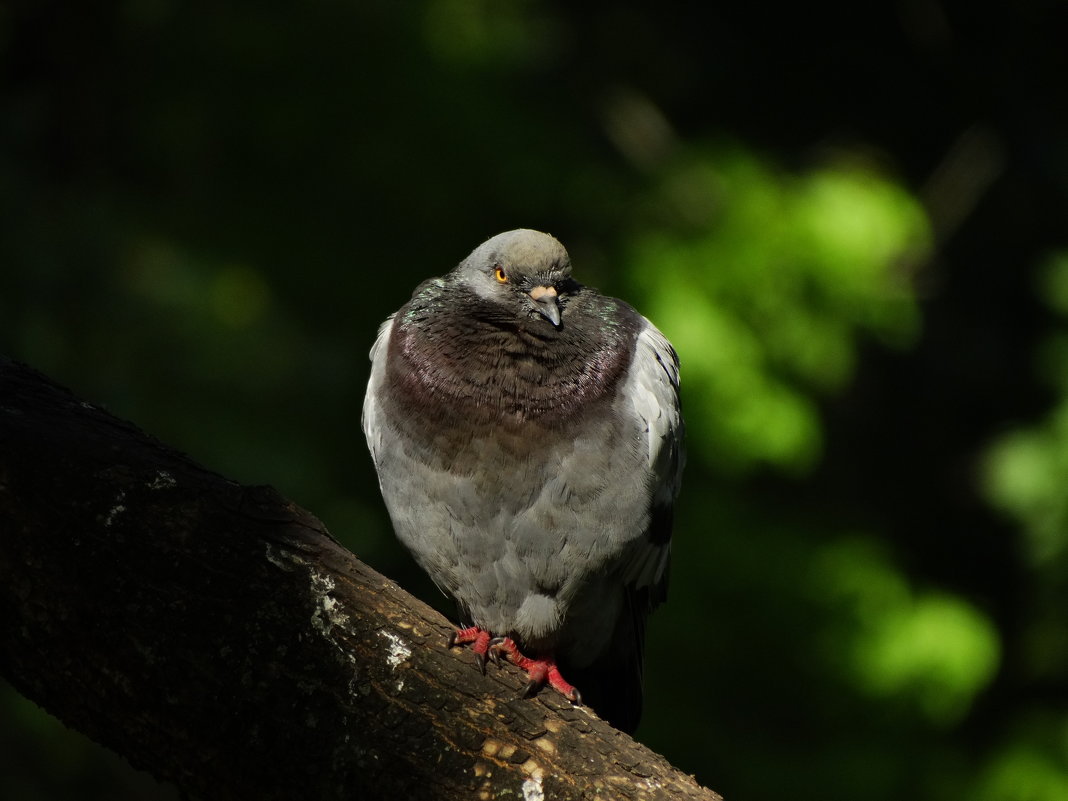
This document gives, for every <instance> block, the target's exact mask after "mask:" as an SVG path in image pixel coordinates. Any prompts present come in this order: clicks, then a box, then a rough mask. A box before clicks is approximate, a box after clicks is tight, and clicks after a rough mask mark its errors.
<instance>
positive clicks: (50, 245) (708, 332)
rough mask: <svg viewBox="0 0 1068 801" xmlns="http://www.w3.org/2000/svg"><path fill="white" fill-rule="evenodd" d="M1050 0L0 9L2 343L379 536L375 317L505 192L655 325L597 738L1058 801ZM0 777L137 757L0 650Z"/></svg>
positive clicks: (779, 782)
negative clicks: (647, 517) (634, 566)
mask: <svg viewBox="0 0 1068 801" xmlns="http://www.w3.org/2000/svg"><path fill="white" fill-rule="evenodd" d="M1066 42H1068V7H1066V4H1065V3H1064V2H1058V1H1056V0H1020V1H1019V2H1015V3H990V4H984V3H980V4H976V3H970V2H963V0H896V1H894V2H872V3H856V2H831V3H793V4H780V5H776V6H767V5H766V4H759V3H757V4H749V6H747V7H743V4H729V5H727V4H713V3H704V4H698V3H692V4H685V5H675V4H671V3H658V4H653V3H637V2H610V3H609V2H589V3H568V2H564V0H518V1H516V2H499V1H495V0H413V1H412V2H386V1H385V0H370V1H368V2H355V1H354V0H347V1H345V0H308V2H304V3H279V2H264V1H263V0H261V1H260V2H256V3H237V2H233V1H232V0H212V1H211V2H203V1H198V0H190V1H189V2H176V1H175V0H98V1H97V2H93V3H77V2H53V1H50V0H35V1H34V2H14V3H5V4H2V5H0V352H3V353H5V354H7V355H9V356H13V357H15V358H18V359H20V360H23V361H26V362H29V363H30V364H32V365H34V366H35V367H37V368H38V369H40V370H42V371H44V372H46V373H48V374H49V375H51V376H52V377H54V378H55V379H57V380H58V381H60V382H62V383H64V384H66V385H68V386H70V387H71V388H72V389H74V390H75V391H76V392H78V393H79V394H81V395H82V396H84V397H86V398H87V399H89V400H92V401H93V402H96V403H101V404H103V405H105V406H106V407H108V408H109V409H110V410H111V411H113V412H114V413H115V414H117V415H119V416H121V417H124V418H128V419H130V420H133V421H135V422H136V423H137V424H138V425H140V426H141V427H143V428H144V429H145V430H147V431H149V432H151V433H152V434H154V435H156V436H158V437H159V438H161V439H162V440H164V441H166V442H168V443H170V444H173V445H175V446H177V447H179V448H181V449H183V450H185V451H187V452H188V453H189V454H191V455H192V456H193V457H194V458H195V459H197V460H198V461H200V462H202V463H204V464H205V465H207V466H210V467H211V468H213V469H216V470H218V471H220V472H222V473H224V474H226V475H229V476H231V477H233V478H235V479H238V480H240V481H243V482H247V483H270V484H273V485H274V486H276V487H277V488H278V489H279V490H280V491H281V492H282V493H283V494H285V495H287V496H288V497H290V498H292V499H294V500H295V501H297V502H298V503H300V504H301V505H303V506H305V507H306V508H308V509H310V510H312V511H313V512H315V513H316V514H317V515H319V516H320V517H321V518H322V519H323V520H324V521H325V522H326V524H327V525H328V526H329V527H330V529H331V530H332V531H333V533H334V534H335V535H336V536H338V537H339V538H341V539H342V540H343V541H344V542H345V543H346V544H347V545H348V546H349V547H351V548H352V549H353V550H354V551H355V552H356V553H357V554H358V555H359V556H360V557H362V558H363V559H364V560H366V561H367V562H369V563H370V564H372V565H373V566H374V567H376V568H377V569H379V570H380V571H382V572H384V573H386V574H387V575H389V576H391V577H392V578H395V579H397V580H398V581H399V582H400V583H401V584H402V585H404V586H406V587H408V588H409V589H412V590H413V591H415V592H417V593H418V594H420V595H421V596H422V597H424V598H426V599H427V600H430V601H432V602H435V603H438V604H439V606H442V608H447V607H445V606H444V605H443V604H441V602H440V599H439V598H438V596H437V594H436V591H435V590H434V589H433V587H432V586H431V585H430V584H429V583H428V582H427V581H426V580H425V579H424V578H423V577H422V576H421V575H420V574H419V572H418V571H417V569H416V568H415V567H414V566H413V564H412V562H411V561H410V560H409V558H408V557H407V556H406V554H404V553H403V552H402V551H401V549H400V548H399V547H398V545H397V544H396V543H395V542H394V540H393V538H392V535H391V532H390V530H389V527H388V522H387V518H386V516H385V513H384V510H383V507H382V505H381V503H380V501H379V498H378V493H377V487H376V484H375V480H374V477H373V471H372V467H371V463H370V459H369V458H368V456H367V454H366V449H365V446H364V442H363V437H362V434H361V432H360V428H359V415H360V406H361V403H362V395H363V388H364V384H365V382H366V379H367V374H368V362H367V351H368V349H369V347H370V344H371V342H372V340H373V336H374V332H375V329H376V327H377V325H378V324H379V323H380V322H381V321H382V320H383V319H384V318H385V316H386V315H387V314H389V313H390V312H391V311H393V310H394V309H396V308H397V307H398V306H399V305H401V303H403V302H404V301H405V300H406V298H407V297H408V295H409V293H410V292H411V290H412V288H413V287H414V286H415V285H416V284H417V283H418V282H419V281H421V280H422V279H424V278H426V277H428V276H431V275H437V274H441V273H443V272H445V271H447V270H448V269H450V268H451V267H452V266H453V265H454V264H455V263H457V262H458V261H459V260H460V259H461V258H462V257H463V256H464V255H466V253H467V252H468V251H469V250H470V249H471V248H473V247H474V246H475V245H477V244H478V243H479V242H480V241H482V240H483V239H484V238H486V237H488V236H490V235H492V234H494V233H497V232H499V231H501V230H505V229H509V228H514V227H521V226H523V227H533V228H539V229H542V230H546V231H549V232H551V233H553V234H555V235H556V236H558V237H559V238H560V239H561V240H562V241H563V242H564V243H565V244H566V245H567V246H568V248H569V250H570V251H571V254H572V259H573V262H574V265H575V269H576V273H577V275H578V277H579V278H580V280H582V281H583V282H584V283H588V284H591V285H594V286H598V287H600V288H601V289H602V290H604V291H606V292H608V293H611V294H615V295H618V296H621V297H623V298H625V299H627V300H628V301H630V302H631V303H633V304H634V305H635V306H637V307H638V308H639V309H640V310H642V311H643V312H644V313H645V314H646V315H647V316H649V317H651V318H652V319H653V320H654V321H655V322H656V324H657V325H658V326H659V327H660V328H661V329H662V330H663V331H664V332H665V333H666V334H667V335H668V336H669V337H670V338H671V339H672V340H673V341H674V343H675V344H676V346H677V349H678V351H679V353H680V356H681V360H682V366H683V401H684V408H685V413H686V416H687V420H688V424H689V467H688V471H687V473H686V478H685V484H684V488H683V493H682V499H681V502H680V509H679V514H678V526H677V530H676V536H675V545H674V548H675V550H674V555H675V561H674V566H673V569H672V584H671V592H670V596H669V602H668V604H667V605H666V606H665V607H663V608H662V609H661V610H659V611H658V612H657V613H656V615H655V616H654V617H653V619H652V625H651V629H650V637H649V644H648V646H649V647H648V650H649V653H648V664H647V697H648V698H647V712H646V718H645V722H644V723H643V725H642V728H641V729H640V730H639V733H638V736H639V739H641V740H642V741H644V742H645V743H647V744H648V745H650V746H651V747H653V748H654V749H656V750H658V751H660V752H662V753H664V754H665V755H666V756H667V757H668V758H670V759H671V760H672V761H673V762H674V763H675V764H676V765H678V766H679V767H681V768H683V769H685V770H687V771H689V772H692V773H694V774H696V775H697V778H698V779H699V780H700V781H702V782H703V783H705V784H707V785H709V786H711V787H712V788H714V789H716V790H718V791H720V792H722V793H723V794H725V795H726V796H727V797H728V798H731V799H739V800H740V799H746V801H761V800H763V799H767V800H769V801H770V800H771V799H782V798H786V797H789V798H795V799H798V798H800V799H806V798H813V799H822V800H823V801H833V800H835V799H842V801H846V800H848V801H868V800H870V801H878V800H882V799H897V798H902V797H907V798H910V799H912V800H913V801H922V800H924V799H931V800H932V801H935V800H938V801H941V800H942V799H975V800H976V801H1063V799H1065V798H1068V548H1066V546H1068V89H1066V87H1068V55H1066V54H1068V46H1066ZM0 797H3V798H11V799H23V798H34V799H38V798H40V799H68V798H69V799H74V798H78V799H95V798H107V799H118V800H120V801H121V800H123V799H157V798H159V799H164V798H174V797H176V793H175V791H174V789H173V788H170V787H168V786H166V785H161V784H158V783H157V782H155V781H154V780H153V779H152V778H151V777H148V776H147V775H146V774H143V773H138V772H136V771H133V770H132V769H130V768H128V767H127V766H126V765H125V763H124V762H123V760H121V759H120V758H118V757H116V756H115V755H113V754H110V753H109V752H107V751H105V750H104V749H102V748H99V747H98V746H96V745H94V744H93V743H91V742H89V741H88V740H86V739H85V738H83V737H82V736H80V735H78V734H76V733H74V732H71V731H69V730H67V729H65V728H64V727H63V725H62V724H60V723H59V722H57V721H55V720H54V719H52V718H51V717H49V716H48V715H47V714H46V713H44V712H42V711H41V710H39V709H38V708H37V707H36V706H35V705H34V704H33V703H32V702H30V701H27V700H25V699H23V698H21V697H20V696H18V695H17V694H16V693H15V692H14V691H13V690H12V689H10V688H9V687H7V686H6V685H0Z"/></svg>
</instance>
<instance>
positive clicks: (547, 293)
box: [455, 228, 575, 328]
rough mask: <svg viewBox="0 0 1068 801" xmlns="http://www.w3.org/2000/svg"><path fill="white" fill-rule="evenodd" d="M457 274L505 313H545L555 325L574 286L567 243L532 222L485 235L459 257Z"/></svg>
mask: <svg viewBox="0 0 1068 801" xmlns="http://www.w3.org/2000/svg"><path fill="white" fill-rule="evenodd" d="M455 276H456V278H457V279H458V280H459V281H460V282H461V283H462V284H463V285H464V286H465V287H466V288H467V289H468V290H470V291H471V292H474V293H475V294H476V295H477V296H478V297H480V298H481V299H482V300H484V301H488V303H489V304H490V306H491V307H492V308H493V309H494V311H495V312H497V313H498V314H502V315H503V316H505V317H506V318H507V319H519V320H529V319H540V318H544V319H545V320H548V321H549V322H550V323H551V324H552V325H553V326H554V327H556V328H559V327H560V312H561V303H560V300H561V295H562V294H563V293H565V292H566V291H567V290H568V289H569V288H572V287H574V286H575V284H574V283H573V281H572V280H571V259H570V258H569V257H568V255H567V251H566V250H564V246H563V245H561V244H560V243H559V242H558V241H557V240H556V239H554V238H553V237H551V236H549V235H548V234H543V233H541V232H540V231H532V230H530V229H528V228H519V229H517V230H515V231H506V232H505V233H503V234H497V236H495V237H492V238H491V239H488V240H486V241H485V242H483V243H482V244H481V245H479V246H478V247H477V248H475V249H474V250H473V251H472V252H471V255H470V256H468V257H467V258H466V259H464V260H463V261H462V262H460V265H459V266H458V267H457V268H456V271H455ZM495 316H496V315H495Z"/></svg>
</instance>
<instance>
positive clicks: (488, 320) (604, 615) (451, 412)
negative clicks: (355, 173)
mask: <svg viewBox="0 0 1068 801" xmlns="http://www.w3.org/2000/svg"><path fill="white" fill-rule="evenodd" d="M371 363H372V367H371V377H370V380H369V382H368V386H367V394H366V397H365V400H364V407H363V419H362V422H363V430H364V434H365V435H366V437H367V444H368V447H369V448H370V451H371V457H372V459H373V461H374V464H375V468H376V470H377V473H378V479H379V485H380V488H381V491H382V496H383V499H384V501H385V504H386V507H387V509H388V511H389V515H390V518H391V521H392V524H393V528H394V530H395V532H396V535H397V537H398V539H399V540H400V541H401V543H402V544H403V545H404V546H405V547H406V548H407V549H408V550H409V551H410V552H411V554H412V555H413V556H414V558H415V560H416V562H417V563H418V564H419V565H420V566H421V567H422V568H423V570H425V571H426V572H427V573H428V574H429V576H430V577H431V578H432V579H433V581H434V583H435V584H437V586H438V587H439V588H440V589H441V590H442V591H444V592H445V593H446V594H447V595H449V596H451V597H452V598H453V599H454V600H455V602H456V604H457V607H458V609H459V613H460V620H461V627H460V629H459V630H458V631H457V632H456V633H455V634H454V635H453V636H452V637H451V638H450V640H449V643H448V645H449V646H450V647H452V646H457V645H470V646H471V648H472V650H473V651H474V653H475V655H476V659H477V661H478V666H479V667H480V668H481V669H482V671H483V672H485V665H486V659H487V658H489V659H490V660H492V661H494V662H495V663H497V664H500V661H501V660H502V659H504V660H507V661H510V662H512V663H514V664H516V665H518V666H519V667H520V668H522V669H523V670H524V671H525V672H526V674H527V676H528V683H527V685H526V687H525V690H524V695H525V696H530V695H533V694H536V693H537V691H538V690H539V689H540V688H541V687H542V686H544V685H545V684H546V683H547V684H549V685H550V686H551V687H553V688H555V689H556V690H557V691H559V692H560V693H562V694H563V695H564V696H565V697H566V698H567V699H569V700H570V701H571V702H573V703H574V704H585V705H588V706H591V707H592V708H593V709H594V711H596V712H597V713H598V714H599V715H600V716H601V717H602V718H604V719H606V720H608V721H609V722H610V723H611V724H613V725H614V726H616V727H617V728H619V729H621V730H623V731H628V732H632V731H633V730H634V729H635V728H636V727H637V724H638V721H639V718H640V716H641V709H642V653H643V649H644V640H645V621H646V617H647V616H648V614H649V613H650V612H651V611H652V609H653V608H654V607H656V606H657V605H659V604H660V603H661V602H662V601H663V600H664V598H665V595H666V590H667V577H668V563H669V557H670V539H671V526H672V509H673V506H674V503H675V499H676V496H677V495H678V489H679V483H680V479H681V473H682V468H683V462H684V456H683V448H682V438H683V420H682V416H681V413H680V408H679V363H678V357H677V355H676V353H675V351H674V349H673V348H672V346H671V344H670V343H669V342H668V341H667V339H666V338H665V337H664V335H663V334H661V333H660V331H658V330H657V328H656V327H655V326H654V325H653V324H652V323H651V322H649V321H648V320H647V319H645V318H644V317H643V316H642V315H641V314H639V313H638V312H637V311H635V310H634V309H633V308H632V307H631V306H629V305H627V304H626V303H624V302H623V301H621V300H617V299H615V298H611V297H607V296H605V295H602V294H600V293H599V292H597V291H596V290H595V289H591V288H589V287H586V286H583V285H582V284H579V283H578V282H577V281H575V280H574V279H573V278H572V277H571V261H570V258H569V257H568V253H567V251H566V250H565V249H564V247H563V245H562V244H561V243H560V242H559V241H557V240H556V239H555V238H554V237H552V236H550V235H548V234H544V233H541V232H538V231H533V230H529V229H519V230H514V231H508V232H505V233H502V234H498V235H497V236H494V237H492V238H490V239H489V240H487V241H485V242H484V243H482V244H481V245H479V246H478V247H477V248H475V250H474V251H473V252H472V253H471V254H470V255H469V256H468V257H467V258H465V259H464V260H463V261H462V262H460V264H459V265H458V266H457V267H456V268H455V269H453V270H452V271H451V272H449V273H447V274H446V275H444V276H443V277H440V278H432V279H429V280H427V281H424V282H423V283H422V284H420V285H419V286H418V287H417V288H416V289H415V292H414V293H413V294H412V297H411V300H409V301H408V302H407V303H406V304H405V305H404V306H402V307H401V308H400V309H399V310H398V311H397V312H396V313H395V314H393V315H391V316H390V317H389V318H388V319H387V320H386V321H385V322H384V323H383V324H382V326H381V328H380V329H379V331H378V336H377V338H376V340H375V343H374V346H373V348H372V350H371Z"/></svg>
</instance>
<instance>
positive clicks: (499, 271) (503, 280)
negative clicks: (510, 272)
mask: <svg viewBox="0 0 1068 801" xmlns="http://www.w3.org/2000/svg"><path fill="white" fill-rule="evenodd" d="M493 277H494V278H496V279H497V283H500V284H507V283H508V276H507V275H505V274H504V269H503V268H501V267H494V268H493Z"/></svg>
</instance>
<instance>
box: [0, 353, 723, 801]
mask: <svg viewBox="0 0 1068 801" xmlns="http://www.w3.org/2000/svg"><path fill="white" fill-rule="evenodd" d="M449 631H450V627H449V624H448V622H447V621H446V620H445V619H444V618H442V617H441V616H440V615H439V614H437V613H436V612H435V611H434V610H432V609H430V608H429V607H428V606H426V605H425V604H423V603H421V602H419V601H418V600H416V599H414V598H412V597H411V596H409V595H408V594H407V593H405V592H404V591H403V590H401V589H400V588H398V587H397V586H396V585H395V584H393V583H392V582H390V581H389V580H388V579H385V578H383V577H382V576H380V575H378V574H377V573H375V572H374V571H373V570H371V569H370V568H368V567H367V566H366V565H364V564H362V563H361V562H359V561H358V560H357V559H356V558H355V557H354V556H353V555H352V554H351V553H349V552H348V551H347V550H345V549H344V548H343V547H341V546H340V545H339V544H338V543H337V542H336V541H335V540H334V539H333V538H332V537H331V536H330V534H329V533H328V532H327V531H326V529H325V527H324V526H323V525H322V523H320V522H319V521H318V520H317V519H316V518H315V517H313V516H312V515H310V514H309V513H308V512H305V511H304V510H303V509H300V508H299V507H297V506H295V505H293V504H292V503H290V502H288V501H286V500H285V499H284V498H282V497H281V496H280V495H279V494H278V493H277V492H275V491H274V490H273V489H271V488H270V487H245V486H241V485H239V484H237V483H235V482H233V481H229V480H227V479H225V478H223V477H222V476H219V475H216V474H215V473H212V472H210V471H208V470H205V469H204V468H202V467H200V466H199V465H197V464H195V463H194V462H192V461H191V460H190V459H189V458H187V457H186V456H184V455H182V454H180V453H177V452H176V451H174V450H173V449H170V448H168V447H166V446H165V445H163V444H161V443H159V442H157V441H155V440H153V439H152V438H150V437H148V436H147V435H145V434H144V433H142V432H141V431H139V430H138V429H137V428H136V427H135V426H133V425H131V424H129V423H126V422H123V421H121V420H118V419H116V418H114V417H112V416H111V415H109V414H108V413H107V412H105V411H103V410H101V409H98V408H95V407H93V406H92V405H90V404H88V403H85V402H82V401H80V400H79V399H78V398H76V397H74V396H73V395H72V394H71V393H70V392H68V391H67V390H65V389H63V388H61V387H59V386H57V385H55V384H54V383H52V382H51V381H49V380H48V379H47V378H45V377H44V376H42V375H40V374H39V373H36V372H34V371H33V370H31V369H29V368H27V367H25V366H23V365H19V364H17V363H14V362H11V361H9V360H6V359H4V358H3V357H0V670H2V671H3V673H4V675H5V676H6V677H7V678H8V679H9V680H10V681H11V683H12V684H13V685H14V686H15V687H17V688H18V689H19V690H20V691H21V692H22V693H24V694H25V695H26V696H28V697H29V698H31V699H33V700H34V701H36V702H37V703H39V704H40V705H42V706H43V707H45V708H46V709H48V710H49V711H50V712H52V713H53V714H54V715H56V716H57V717H59V718H60V719H61V720H63V721H64V722H66V723H67V724H68V725H70V726H72V727H74V728H76V729H79V730H80V731H83V732H85V733H86V734H87V735H89V736H90V737H92V738H93V739H94V740H97V741H98V742H100V743H103V744H104V745H107V746H109V747H110V748H112V749H114V750H115V751H117V752H119V753H120V754H122V755H124V756H125V757H126V758H127V759H129V761H130V762H131V763H133V764H134V765H135V766H137V767H140V768H143V769H145V770H147V771H149V772H150V773H152V774H153V775H155V776H156V777H158V778H161V779H167V780H170V781H172V782H174V783H175V784H176V785H177V786H178V787H180V788H182V789H183V790H184V791H186V792H187V793H189V794H191V795H193V796H197V797H205V798H212V799H245V798H256V799H271V798H295V797H310V798H319V799H342V798H343V799H347V800H348V799H353V798H390V799H395V798H440V799H460V798H463V799H471V798H483V799H495V798H500V797H511V798H523V799H542V798H545V799H550V798H551V799H579V798H583V799H591V798H605V799H609V798H622V799H665V801H666V799H704V800H705V801H711V799H718V798H719V796H717V795H716V794H715V793H713V792H711V791H709V790H706V789H703V788H701V787H699V786H697V785H696V784H695V783H694V781H693V780H692V779H691V778H690V777H688V776H686V775H684V774H681V773H680V772H678V771H676V770H675V769H674V768H672V767H671V766H670V765H669V764H668V763H667V761H666V760H664V759H663V758H662V757H660V756H658V755H656V754H654V753H652V752H651V751H649V750H648V749H647V748H645V747H644V746H642V745H640V744H638V743H635V742H634V741H633V740H631V739H630V738H629V737H627V736H626V735H623V734H621V733H620V732H618V731H616V730H615V729H612V728H611V727H610V726H608V725H607V724H606V723H603V722H602V721H600V720H598V719H597V718H596V717H594V716H593V715H592V714H590V713H589V711H588V710H586V709H582V708H575V707H572V706H570V705H569V704H567V702H566V701H564V700H563V699H561V698H560V697H559V696H557V695H555V694H554V693H551V692H543V693H541V694H540V695H539V696H538V697H537V698H536V699H533V700H519V699H518V698H517V696H518V693H519V691H520V688H521V687H522V685H523V677H522V676H521V675H520V674H519V673H518V671H516V670H514V669H511V668H508V667H505V668H503V669H500V670H497V669H491V670H490V671H489V675H487V676H481V675H480V674H479V673H478V671H477V670H476V669H475V668H474V666H473V660H472V659H471V658H470V656H469V655H461V654H459V653H458V652H450V651H448V650H447V649H446V648H445V647H444V642H445V640H446V638H447V636H448V633H449Z"/></svg>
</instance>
